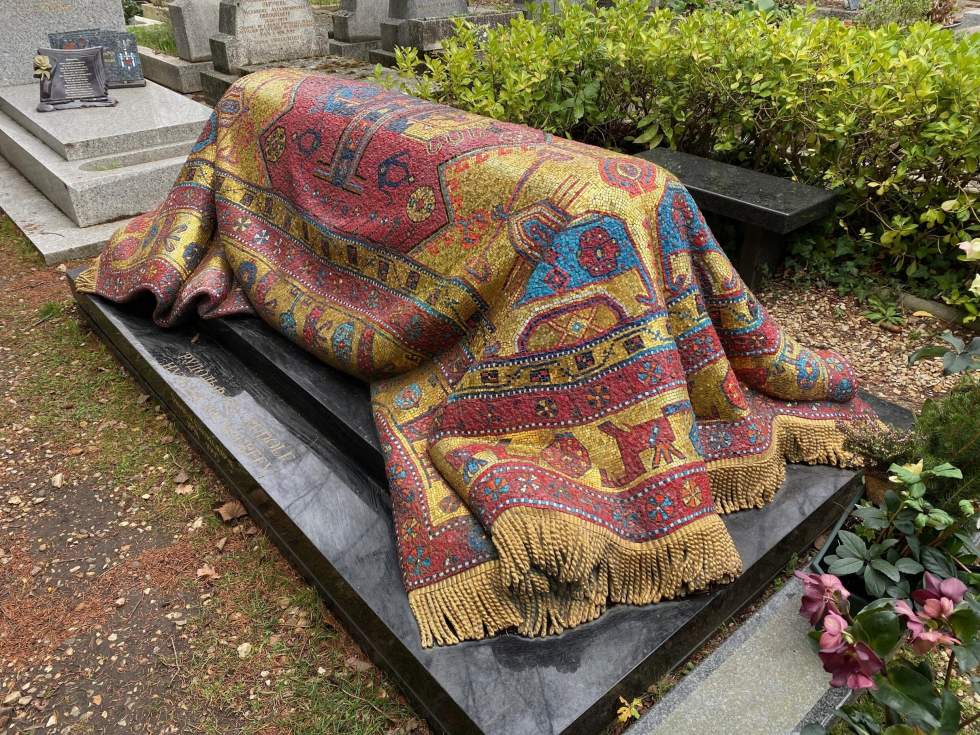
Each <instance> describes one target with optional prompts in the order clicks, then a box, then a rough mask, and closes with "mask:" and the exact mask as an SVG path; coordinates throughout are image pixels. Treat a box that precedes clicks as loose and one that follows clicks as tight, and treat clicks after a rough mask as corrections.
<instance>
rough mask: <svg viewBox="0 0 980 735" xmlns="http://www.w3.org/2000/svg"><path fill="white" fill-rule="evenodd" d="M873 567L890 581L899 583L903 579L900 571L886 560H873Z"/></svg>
mask: <svg viewBox="0 0 980 735" xmlns="http://www.w3.org/2000/svg"><path fill="white" fill-rule="evenodd" d="M871 566H872V567H874V568H875V569H877V570H878V571H879V572H881V573H882V574H884V575H885V576H886V577H888V579H890V580H891V581H892V582H897V581H898V580H899V579H901V578H902V575H901V574H899V573H898V569H896V568H895V566H894V565H893V564H891V563H890V562H887V561H885V560H884V559H872V560H871Z"/></svg>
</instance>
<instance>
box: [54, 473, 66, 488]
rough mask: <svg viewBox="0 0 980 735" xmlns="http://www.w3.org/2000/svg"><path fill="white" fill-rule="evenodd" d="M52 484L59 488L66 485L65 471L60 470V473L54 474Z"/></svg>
mask: <svg viewBox="0 0 980 735" xmlns="http://www.w3.org/2000/svg"><path fill="white" fill-rule="evenodd" d="M51 484H52V485H53V486H54V487H59V488H60V487H61V486H62V485H64V484H65V475H64V473H63V472H59V473H58V474H57V475H54V476H53V477H52V478H51Z"/></svg>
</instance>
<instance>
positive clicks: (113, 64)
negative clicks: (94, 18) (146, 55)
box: [48, 28, 146, 89]
mask: <svg viewBox="0 0 980 735" xmlns="http://www.w3.org/2000/svg"><path fill="white" fill-rule="evenodd" d="M48 42H49V43H50V44H51V47H52V48H57V49H83V48H94V47H96V46H98V47H101V48H102V61H103V63H104V65H105V73H106V85H107V86H108V88H109V89H120V88H124V87H145V86H146V80H145V79H144V78H143V69H142V67H141V66H140V55H139V51H138V50H137V48H136V38H135V36H133V34H132V33H126V32H125V31H104V30H100V29H97V28H89V29H85V30H79V31H69V32H67V33H49V34H48Z"/></svg>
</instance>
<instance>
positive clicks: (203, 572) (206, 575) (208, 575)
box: [197, 564, 218, 584]
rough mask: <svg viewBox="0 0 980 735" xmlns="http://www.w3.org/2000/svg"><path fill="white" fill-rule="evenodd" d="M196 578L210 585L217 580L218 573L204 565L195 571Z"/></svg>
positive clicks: (208, 565)
mask: <svg viewBox="0 0 980 735" xmlns="http://www.w3.org/2000/svg"><path fill="white" fill-rule="evenodd" d="M197 578H198V579H200V580H201V581H202V582H204V583H205V584H210V583H211V582H213V581H214V580H216V579H217V578H218V571H217V570H216V569H215V568H214V567H213V566H211V565H210V564H205V565H204V566H203V567H201V568H200V569H198V570H197Z"/></svg>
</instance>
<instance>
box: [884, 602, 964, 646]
mask: <svg viewBox="0 0 980 735" xmlns="http://www.w3.org/2000/svg"><path fill="white" fill-rule="evenodd" d="M941 602H946V603H947V604H948V603H949V602H950V601H949V599H947V598H942V599H941V600H936V599H935V598H933V599H931V600H929V601H928V602H927V603H926V604H927V605H929V604H930V603H934V604H935V605H937V606H939V605H940V604H941ZM949 610H950V612H952V606H950V608H949ZM895 612H896V613H898V615H900V616H901V617H903V618H905V628H906V629H907V630H908V634H909V635H908V638H909V643H911V644H912V649H913V650H914V651H915V652H916V653H918V654H919V655H920V656H921V655H924V654H926V653H929V651H931V650H932V649H933V648H935V647H936V646H953V645H956V644H958V643H959V640H958V639H956V638H954V637H953V636H951V635H949V634H948V633H946V632H945V631H943V630H941V629H940V628H938V627H932V625H933V624H935V621H937V620H938V619H937V618H934V617H933V616H926V620H923V619H922V617H920V616H919V615H917V614H916V612H915V611H914V610H913V609H912V606H911V605H909V603H907V602H906V601H905V600H897V601H896V602H895ZM924 612H925V611H923V613H924Z"/></svg>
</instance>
